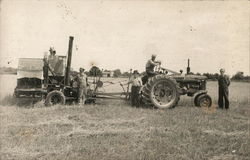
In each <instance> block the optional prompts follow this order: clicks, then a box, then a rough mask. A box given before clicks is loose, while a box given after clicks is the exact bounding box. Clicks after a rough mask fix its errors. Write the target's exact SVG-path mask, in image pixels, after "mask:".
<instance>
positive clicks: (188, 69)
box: [187, 59, 190, 74]
mask: <svg viewBox="0 0 250 160" xmlns="http://www.w3.org/2000/svg"><path fill="white" fill-rule="evenodd" d="M189 73H190V60H189V59H188V66H187V74H189Z"/></svg>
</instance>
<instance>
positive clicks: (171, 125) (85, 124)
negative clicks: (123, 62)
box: [0, 75, 250, 160]
mask: <svg viewBox="0 0 250 160" xmlns="http://www.w3.org/2000/svg"><path fill="white" fill-rule="evenodd" d="M114 81H119V79H115V80H114ZM15 85H16V77H15V75H0V159H1V160H8V159H16V160H29V159H30V160H31V159H32V160H33V159H51V160H54V159H58V160H59V159H60V160H61V159H69V160H71V159H96V160H101V159H103V160H104V159H105V160H106V159H114V160H116V159H122V160H131V159H132V160H133V159H141V160H151V159H157V160H160V159H168V160H169V159H170V160H171V159H173V160H176V159H185V160H186V159H190V160H191V159H197V160H201V159H209V160H210V159H212V160H219V159H225V160H231V159H242V160H247V159H249V157H250V83H240V82H232V83H231V86H230V101H231V104H230V109H229V110H228V111H226V110H219V109H217V108H216V107H217V106H216V104H217V83H216V82H208V86H207V89H208V93H209V94H210V95H211V97H212V99H213V105H212V107H211V108H209V109H207V108H199V107H195V106H194V105H193V98H190V97H185V96H183V97H181V100H180V102H179V104H178V106H177V107H175V108H174V109H167V110H159V109H152V108H145V107H141V108H133V107H131V106H130V105H129V102H126V101H122V100H98V101H97V104H95V105H84V106H78V105H70V106H69V105H65V106H53V107H45V106H43V104H42V102H38V103H37V104H35V105H34V106H16V105H15V104H14V102H13V99H12V98H11V95H12V93H13V90H14V87H15ZM103 91H105V92H109V91H122V89H121V87H120V85H119V84H118V85H114V86H108V87H107V88H105V90H103Z"/></svg>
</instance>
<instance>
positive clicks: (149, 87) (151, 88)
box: [141, 59, 212, 109]
mask: <svg viewBox="0 0 250 160" xmlns="http://www.w3.org/2000/svg"><path fill="white" fill-rule="evenodd" d="M189 65H190V60H189V59H188V67H187V73H186V74H185V75H183V74H182V71H181V73H179V72H175V71H172V70H169V69H166V68H163V67H160V66H158V67H156V71H155V72H156V75H155V76H153V77H146V76H147V75H144V77H142V79H145V77H146V79H147V80H146V82H144V83H145V84H144V85H143V87H142V89H141V98H142V101H143V102H144V103H145V104H148V105H153V106H155V107H157V108H162V109H164V108H173V107H175V106H176V105H177V104H178V101H179V100H180V96H181V95H187V96H190V97H194V104H195V106H200V107H210V106H211V105H212V99H211V97H210V96H209V95H208V94H207V90H206V81H207V77H206V76H201V75H195V74H193V73H191V72H190V66H189ZM169 73H170V74H169Z"/></svg>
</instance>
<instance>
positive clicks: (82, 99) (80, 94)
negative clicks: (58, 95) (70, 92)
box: [77, 87, 87, 104]
mask: <svg viewBox="0 0 250 160" xmlns="http://www.w3.org/2000/svg"><path fill="white" fill-rule="evenodd" d="M86 95H87V91H86V87H79V88H78V97H77V101H78V103H79V104H84V102H85V100H86Z"/></svg>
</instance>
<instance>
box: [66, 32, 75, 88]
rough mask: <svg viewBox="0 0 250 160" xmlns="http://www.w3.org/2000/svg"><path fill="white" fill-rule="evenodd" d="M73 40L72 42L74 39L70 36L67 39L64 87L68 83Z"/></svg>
mask: <svg viewBox="0 0 250 160" xmlns="http://www.w3.org/2000/svg"><path fill="white" fill-rule="evenodd" d="M73 40H74V37H72V36H70V37H69V48H68V58H67V66H66V72H65V85H69V83H70V79H69V78H70V77H69V74H70V68H71V59H72V47H73Z"/></svg>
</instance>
